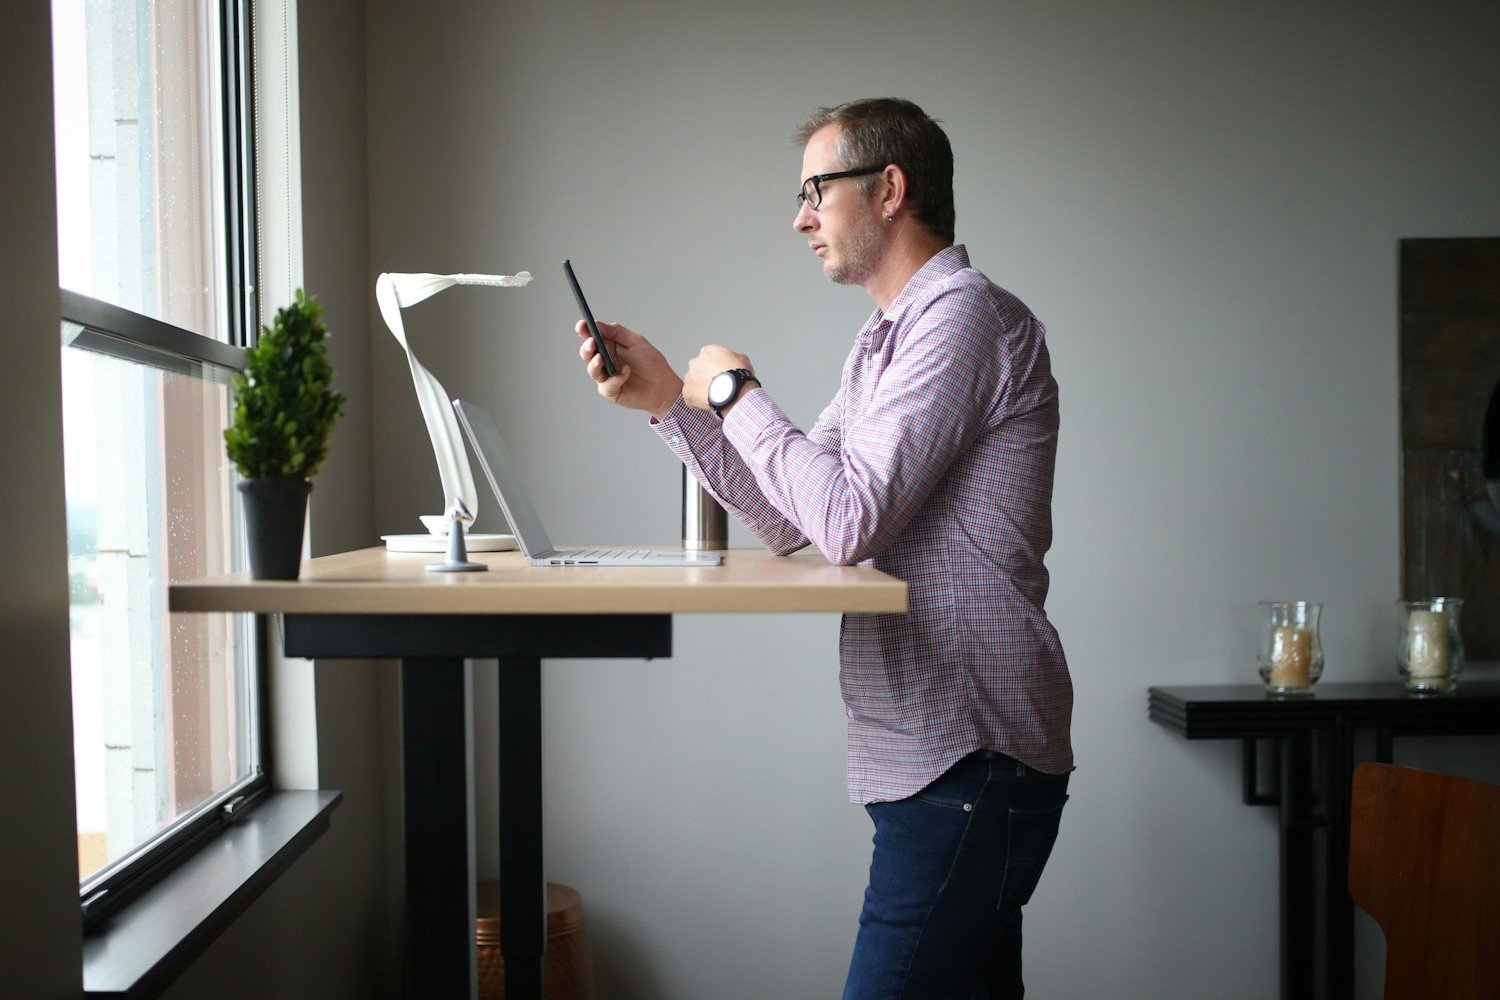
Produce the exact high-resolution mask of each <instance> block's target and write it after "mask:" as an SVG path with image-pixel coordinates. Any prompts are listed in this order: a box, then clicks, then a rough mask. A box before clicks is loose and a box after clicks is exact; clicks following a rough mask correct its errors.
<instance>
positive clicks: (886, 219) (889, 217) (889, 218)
mask: <svg viewBox="0 0 1500 1000" xmlns="http://www.w3.org/2000/svg"><path fill="white" fill-rule="evenodd" d="M885 221H886V222H895V221H896V217H895V216H894V215H887V216H886V217H885Z"/></svg>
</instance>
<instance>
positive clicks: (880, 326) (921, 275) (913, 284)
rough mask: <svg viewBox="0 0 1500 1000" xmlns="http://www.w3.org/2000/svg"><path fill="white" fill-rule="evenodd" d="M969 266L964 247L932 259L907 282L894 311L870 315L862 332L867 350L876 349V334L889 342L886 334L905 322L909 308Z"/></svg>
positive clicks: (947, 249)
mask: <svg viewBox="0 0 1500 1000" xmlns="http://www.w3.org/2000/svg"><path fill="white" fill-rule="evenodd" d="M968 266H969V250H968V248H967V247H965V246H964V245H963V244H962V243H955V244H953V245H952V246H947V247H944V248H943V249H941V250H939V251H938V252H937V253H936V254H934V255H933V256H932V259H931V260H929V261H928V262H927V263H925V264H923V265H922V266H921V268H919V269H918V270H917V273H916V274H914V275H912V276H911V280H909V281H907V283H906V287H905V288H903V289H901V294H900V295H897V296H896V298H895V299H894V300H893V301H892V302H891V307H890V308H889V309H887V310H886V311H885V312H881V311H880V309H878V308H877V309H876V310H875V311H874V312H873V313H871V314H870V318H869V319H868V320H867V321H866V322H865V325H864V328H863V329H862V330H860V340H862V341H865V342H866V347H871V346H873V345H872V344H871V343H870V342H871V341H872V340H874V338H875V336H876V333H877V332H878V333H879V334H880V339H881V340H884V339H885V336H884V335H885V331H886V330H887V329H889V328H890V327H891V326H893V325H894V324H896V323H897V322H899V321H900V320H901V317H902V315H903V314H904V313H905V312H906V309H907V307H908V306H910V305H911V304H912V303H913V302H916V301H918V300H920V299H922V298H925V297H926V294H927V293H928V292H929V291H931V290H932V287H933V286H934V285H936V284H938V283H939V282H940V281H942V280H943V279H944V278H946V277H948V276H949V275H952V274H956V273H957V272H959V271H962V270H963V269H964V268H966V267H968Z"/></svg>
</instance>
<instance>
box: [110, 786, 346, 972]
mask: <svg viewBox="0 0 1500 1000" xmlns="http://www.w3.org/2000/svg"><path fill="white" fill-rule="evenodd" d="M342 799H343V793H342V792H334V791H291V792H272V793H271V794H269V795H267V796H266V798H265V799H264V800H263V801H261V802H260V803H259V804H258V805H257V806H256V807H255V808H254V809H252V810H249V811H248V813H247V814H246V816H245V818H244V819H242V820H240V821H238V822H236V823H235V824H234V825H233V826H231V827H230V828H228V829H226V830H225V831H224V832H223V833H221V834H219V836H218V837H216V838H215V839H214V840H213V841H212V842H211V843H209V844H207V845H205V846H204V847H203V849H202V850H200V851H198V852H197V853H196V854H194V855H193V856H192V857H191V858H189V859H188V860H187V861H185V862H183V863H182V865H180V866H179V867H178V868H176V869H174V870H173V871H172V872H171V873H169V874H168V875H166V876H164V877H163V878H162V880H161V881H160V882H158V883H157V884H155V885H153V886H152V887H151V888H150V889H148V890H146V891H145V892H144V893H142V894H141V896H140V897H139V898H138V899H134V900H132V901H131V902H130V903H129V904H127V905H125V906H123V907H122V908H121V910H120V912H119V913H117V914H115V915H114V916H113V917H111V918H109V919H108V920H106V921H105V923H104V924H103V925H102V926H101V927H98V928H96V929H92V930H90V931H88V932H87V933H86V934H85V935H84V939H83V989H84V995H85V996H86V997H89V998H95V1000H104V998H106V997H109V998H125V997H128V998H132V1000H134V998H138V997H154V996H157V995H159V994H160V993H161V992H162V991H163V990H165V989H166V988H167V986H168V985H170V984H171V982H172V981H173V980H174V979H176V978H177V976H178V975H180V974H181V973H182V971H183V970H184V969H186V968H187V967H188V966H189V965H191V964H192V963H193V961H194V960H195V959H197V958H198V956H199V955H201V954H203V952H204V950H205V949H207V948H208V946H209V944H211V943H212V942H213V940H214V939H215V938H216V937H218V936H219V934H220V933H222V932H223V930H224V929H225V928H226V927H228V926H229V925H230V924H231V923H233V922H234V920H235V919H236V918H237V917H238V916H239V915H240V914H241V913H243V912H245V910H246V909H248V908H249V906H250V904H251V903H252V902H254V901H255V899H256V898H257V897H258V896H259V895H260V894H261V893H262V892H264V891H265V890H266V887H267V886H269V885H270V884H271V883H272V882H274V881H276V879H277V878H279V877H280V876H281V874H282V873H283V872H285V871H286V870H287V869H288V868H290V867H291V866H292V862H294V861H296V860H297V859H298V858H299V857H301V856H302V854H303V853H304V852H305V851H306V850H307V849H308V848H309V847H311V846H312V844H313V842H314V841H316V840H317V839H318V838H319V837H321V836H322V835H323V833H324V832H325V831H327V829H328V826H329V814H330V813H332V812H333V809H334V807H335V806H337V805H338V804H339V802H340V801H341V800H342Z"/></svg>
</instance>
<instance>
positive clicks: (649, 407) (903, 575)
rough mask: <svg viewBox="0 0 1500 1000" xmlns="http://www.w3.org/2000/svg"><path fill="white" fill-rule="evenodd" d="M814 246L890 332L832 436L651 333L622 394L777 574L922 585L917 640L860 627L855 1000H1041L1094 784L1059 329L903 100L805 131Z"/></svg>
mask: <svg viewBox="0 0 1500 1000" xmlns="http://www.w3.org/2000/svg"><path fill="white" fill-rule="evenodd" d="M797 140H798V142H799V143H800V144H801V145H802V147H803V157H802V175H801V176H802V177H803V182H802V189H801V193H800V194H799V195H798V208H797V216H796V219H795V220H794V222H793V227H794V228H795V229H796V231H797V232H798V233H801V234H802V235H803V236H805V237H806V238H807V242H808V246H809V247H810V248H811V250H812V252H813V253H815V254H816V255H817V256H818V257H819V258H820V259H821V260H822V262H823V272H824V274H825V275H826V276H827V277H828V278H829V280H831V281H835V282H839V283H841V284H852V285H859V286H860V287H861V288H863V289H864V290H865V292H866V293H868V294H869V296H870V298H871V299H873V300H874V301H875V305H876V310H875V312H874V314H873V315H872V316H871V317H870V319H869V321H868V322H866V323H865V325H864V328H863V329H861V330H860V331H859V335H858V337H857V338H856V341H855V344H854V348H853V350H852V351H851V352H850V354H849V357H848V360H847V361H846V362H845V364H844V370H843V379H842V382H841V385H840V388H839V391H838V394H837V395H835V396H834V399H833V401H832V402H831V403H830V404H829V405H828V407H827V408H826V409H825V410H824V411H823V414H822V416H820V417H819V418H818V421H817V423H816V424H815V425H814V426H813V428H812V430H811V431H809V432H807V433H805V434H804V433H803V432H802V431H800V430H798V429H797V428H796V427H795V426H794V425H793V424H792V422H791V421H790V420H788V419H787V418H786V417H785V416H784V415H783V414H782V412H781V410H780V409H779V408H778V407H777V406H776V404H775V402H773V401H772V397H771V394H770V392H769V391H768V390H767V389H766V388H765V387H763V386H762V385H761V384H760V381H759V378H758V376H756V375H755V369H754V366H753V365H752V364H751V362H750V359H749V358H748V357H747V356H745V355H743V354H739V353H736V352H734V351H732V350H730V349H728V348H726V347H720V346H717V345H710V346H707V347H704V348H703V349H702V350H701V351H699V353H698V356H697V357H696V358H694V359H693V360H692V362H691V363H690V364H689V365H688V369H687V372H686V374H685V375H684V376H683V377H682V378H678V377H677V375H676V374H675V373H674V372H673V370H672V367H671V366H670V365H669V364H668V363H667V361H666V359H665V358H664V357H663V356H662V355H661V354H660V353H659V352H658V351H657V350H656V349H655V348H654V347H652V346H651V344H650V343H649V342H648V341H647V340H646V338H644V337H642V336H641V335H640V334H638V333H636V332H635V331H633V330H630V329H627V328H626V327H623V326H617V325H614V324H607V323H601V324H599V327H600V332H601V333H602V334H603V336H604V337H605V339H606V340H608V341H610V342H611V350H614V351H618V355H617V359H618V361H619V363H620V366H621V367H620V372H619V374H617V375H615V376H612V377H606V375H605V372H604V370H603V367H602V360H601V359H600V358H599V357H597V356H596V350H595V347H594V344H593V342H592V340H591V339H589V338H588V336H587V333H586V331H585V329H584V327H583V324H581V323H580V324H579V326H578V328H577V330H578V333H579V334H580V336H583V337H584V342H583V344H582V346H581V348H580V355H581V356H582V358H583V359H584V361H585V362H587V370H588V373H589V375H590V376H591V377H592V378H593V379H594V381H595V382H597V383H598V389H599V393H600V394H601V395H602V396H604V397H605V398H607V399H610V400H613V401H614V402H616V403H618V404H620V405H622V406H626V407H630V408H634V409H640V410H646V411H649V412H650V413H651V415H652V417H653V424H654V426H655V428H656V430H657V432H658V433H659V434H661V436H662V437H663V439H664V440H665V441H667V442H668V445H669V447H671V448H672V450H673V451H674V452H675V453H676V454H677V455H678V457H680V458H681V459H682V461H683V462H684V463H686V464H687V467H688V468H689V469H690V470H692V472H693V474H694V475H695V476H696V477H697V478H698V480H699V482H701V483H702V484H703V485H704V487H705V488H706V489H708V490H709V492H711V493H712V494H713V495H714V496H715V497H716V498H717V499H718V500H719V501H720V502H721V503H723V504H724V506H725V507H726V508H728V509H729V510H730V511H731V512H732V513H733V514H734V515H735V516H736V517H737V518H738V519H739V520H740V521H741V522H742V523H743V524H745V526H746V527H748V528H749V529H750V530H751V531H752V532H754V533H755V535H756V536H757V537H758V538H760V539H761V541H763V542H764V543H765V544H766V545H767V546H768V547H770V548H771V549H772V550H773V551H775V552H777V553H780V554H785V553H789V552H792V551H794V550H796V549H799V548H801V547H803V546H805V545H807V544H808V543H809V542H811V543H812V544H814V545H816V546H817V547H818V548H819V549H820V550H821V551H822V552H823V554H824V555H825V556H826V557H827V558H828V559H829V560H830V561H831V562H834V563H841V564H852V563H865V562H868V563H869V564H870V565H873V566H875V567H876V568H878V569H881V570H883V571H885V572H887V573H889V574H891V575H892V576H895V577H898V578H900V579H902V580H905V581H906V582H907V584H908V592H909V603H910V611H909V613H908V614H906V615H855V614H851V615H846V616H845V618H844V623H843V629H842V632H841V638H840V663H841V669H840V675H839V676H840V685H841V688H842V690H843V695H844V701H845V704H846V706H847V715H848V717H849V759H848V766H849V789H850V795H851V798H852V800H853V801H856V802H859V803H862V804H863V805H864V806H865V808H866V809H867V811H868V812H869V814H870V816H871V818H872V819H873V821H874V824H875V837H874V845H875V848H874V856H873V860H872V861H871V865H870V883H869V887H868V889H867V890H866V892H865V900H864V909H863V912H862V913H861V914H860V920H859V933H858V936H857V938H856V941H855V946H854V956H853V959H852V960H851V962H850V967H849V976H848V980H847V982H846V984H845V987H844V996H845V998H846V1000H852V998H860V1000H863V998H873V997H941V998H960V1000H962V998H967V997H970V996H980V997H983V996H989V997H992V998H1000V997H1007V998H1008V997H1020V996H1021V995H1022V993H1023V986H1022V981H1021V907H1022V906H1023V905H1024V904H1025V903H1026V902H1027V900H1029V899H1030V897H1031V894H1032V891H1033V889H1034V888H1035V887H1036V883H1037V879H1038V877H1039V875H1040V873H1041V869H1042V867H1043V865H1044V864H1045V863H1046V861H1047V857H1048V855H1049V854H1050V853H1051V850H1052V845H1053V842H1054V840H1055V839H1056V836H1057V828H1058V820H1059V817H1060V815H1061V812H1062V807H1063V803H1064V802H1065V801H1066V800H1067V786H1068V776H1069V773H1070V772H1071V771H1072V769H1073V757H1072V749H1071V746H1070V743H1069V735H1068V728H1069V722H1070V718H1071V714H1072V687H1071V683H1070V681H1069V678H1068V670H1067V664H1066V662H1065V660H1064V658H1063V651H1062V647H1061V644H1060V643H1059V641H1058V638H1057V633H1056V632H1055V631H1054V630H1053V628H1052V626H1051V624H1050V623H1049V622H1048V621H1047V617H1046V614H1045V613H1044V611H1043V603H1044V601H1045V598H1046V594H1047V584H1048V577H1047V571H1046V570H1045V569H1044V568H1043V565H1042V557H1043V555H1044V554H1045V552H1046V551H1047V548H1048V546H1049V545H1050V544H1051V536H1052V521H1051V500H1052V473H1053V462H1054V457H1055V454H1056V446H1057V426H1058V416H1057V386H1056V383H1055V382H1054V381H1053V378H1052V375H1051V370H1050V362H1049V360H1048V355H1047V348H1046V345H1045V343H1044V342H1043V333H1044V329H1043V327H1042V324H1041V323H1040V322H1039V321H1038V320H1037V319H1036V318H1035V317H1034V316H1032V315H1031V313H1030V311H1028V310H1027V308H1026V307H1025V306H1024V305H1023V304H1022V303H1021V302H1020V301H1019V300H1017V299H1016V298H1015V297H1014V296H1012V295H1010V294H1009V293H1007V292H1005V291H1004V290H1002V289H1000V288H998V287H996V286H995V285H993V284H991V283H990V281H989V280H988V279H987V278H985V276H984V275H982V274H980V273H979V272H978V271H976V270H974V269H973V268H971V267H970V266H969V261H968V254H967V252H966V251H965V249H964V247H962V246H955V245H954V243H953V224H954V210H953V153H952V149H951V148H950V146H949V144H948V138H947V136H946V135H944V133H943V131H942V129H941V128H940V127H939V125H938V123H936V122H935V121H933V120H932V119H931V118H929V117H928V116H927V115H926V114H925V113H923V111H922V110H921V109H920V108H918V107H917V106H916V105H915V104H912V103H911V102H909V101H903V100H895V99H878V100H865V101H854V102H852V103H849V104H844V105H840V106H838V107H834V108H823V109H821V110H819V111H818V112H816V113H815V114H814V115H813V116H812V117H811V119H809V121H808V122H807V123H806V124H805V125H804V126H803V127H802V128H801V129H800V130H799V131H798V132H797Z"/></svg>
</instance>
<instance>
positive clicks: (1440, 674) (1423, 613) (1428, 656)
mask: <svg viewBox="0 0 1500 1000" xmlns="http://www.w3.org/2000/svg"><path fill="white" fill-rule="evenodd" d="M1463 603H1464V602H1463V600H1462V598H1458V597H1433V598H1429V599H1427V600H1425V601H1397V602H1396V607H1397V609H1398V612H1399V615H1398V618H1399V625H1400V639H1399V640H1398V641H1397V643H1396V664H1397V666H1398V667H1399V668H1400V670H1401V678H1402V680H1404V681H1405V682H1406V689H1407V690H1408V691H1421V692H1427V693H1441V692H1445V691H1452V690H1453V688H1454V686H1455V685H1456V683H1457V681H1458V675H1459V674H1460V673H1462V672H1463V669H1464V640H1463V637H1462V636H1460V635H1459V632H1458V613H1459V611H1460V610H1461V609H1462V608H1463Z"/></svg>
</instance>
